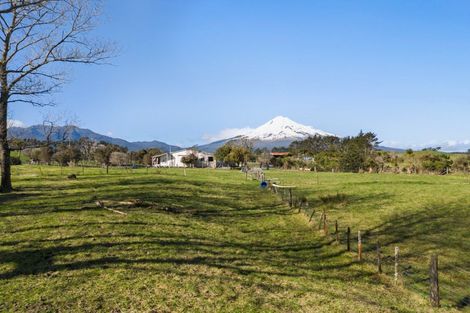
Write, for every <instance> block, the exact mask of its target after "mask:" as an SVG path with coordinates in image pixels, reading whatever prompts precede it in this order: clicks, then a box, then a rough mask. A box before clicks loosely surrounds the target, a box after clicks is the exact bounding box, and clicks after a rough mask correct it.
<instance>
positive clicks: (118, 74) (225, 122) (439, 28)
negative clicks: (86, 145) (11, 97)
mask: <svg viewBox="0 0 470 313" xmlns="http://www.w3.org/2000/svg"><path fill="white" fill-rule="evenodd" d="M103 11H104V14H103V16H102V21H101V25H100V26H99V28H98V29H97V31H96V34H95V35H96V36H98V37H101V38H105V39H107V40H111V41H114V42H116V44H117V45H118V46H119V50H120V52H119V55H118V57H116V58H114V59H113V60H112V62H113V64H114V65H112V66H99V67H92V66H79V67H75V68H74V69H73V71H72V73H71V76H70V79H71V82H70V83H69V84H68V85H66V86H65V87H64V89H63V91H62V92H61V93H59V94H57V95H56V96H55V99H56V101H57V102H58V103H59V105H58V106H57V107H56V108H54V110H56V111H60V112H69V114H74V115H76V116H77V117H78V120H79V121H80V123H79V125H80V126H83V127H87V128H91V129H93V130H95V131H98V132H101V133H109V134H112V135H113V136H116V137H121V138H124V139H128V140H152V139H158V140H163V141H166V142H170V143H174V144H180V145H191V144H194V143H202V142H204V141H205V139H204V138H208V137H211V136H215V135H217V134H218V133H219V132H220V131H222V130H223V129H227V128H237V127H240V128H241V127H248V126H249V127H256V126H259V125H260V124H262V123H264V122H266V121H267V120H269V119H271V118H272V117H274V116H277V115H284V116H287V117H289V118H291V119H293V120H295V121H297V122H299V123H302V124H307V125H311V126H313V127H316V128H320V129H323V130H325V131H329V132H333V133H336V134H340V135H353V134H356V133H357V132H358V131H359V130H360V129H364V130H367V131H369V130H370V131H374V132H376V133H377V134H378V135H379V138H381V139H382V140H384V141H385V143H387V144H390V145H394V146H408V145H412V144H428V143H439V142H442V141H448V140H456V141H464V140H469V139H470V123H469V122H468V117H469V116H470V2H469V1H452V0H449V1H447V0H446V1H444V0H442V1H432V0H423V1H408V0H406V1H404V0H403V1H399V0H396V1H381V0H379V1H376V0H374V1H312V0H305V1H301V0H293V1H286V0H282V1H281V0H256V1H253V0H231V1H228V0H211V1H210V0H191V1H188V0H184V1H179V0H165V1H159V0H140V1H118V0H107V1H106V2H105V7H104V10H103ZM48 110H50V109H47V108H46V109H40V108H34V107H31V106H29V105H23V104H21V105H18V104H14V106H12V108H11V118H13V119H16V120H20V121H23V122H24V123H26V124H27V125H31V124H34V123H38V122H40V121H41V116H42V115H43V114H44V112H45V111H48Z"/></svg>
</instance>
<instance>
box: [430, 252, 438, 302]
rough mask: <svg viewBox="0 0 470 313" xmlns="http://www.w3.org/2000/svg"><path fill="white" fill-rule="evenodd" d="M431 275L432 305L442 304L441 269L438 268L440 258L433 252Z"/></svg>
mask: <svg viewBox="0 0 470 313" xmlns="http://www.w3.org/2000/svg"><path fill="white" fill-rule="evenodd" d="M429 276H430V283H431V289H430V294H429V296H430V300H431V305H432V306H434V307H439V306H440V298H439V269H438V259H437V255H436V254H433V255H432V256H431V262H430V265H429Z"/></svg>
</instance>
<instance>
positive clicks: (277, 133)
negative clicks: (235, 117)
mask: <svg viewBox="0 0 470 313" xmlns="http://www.w3.org/2000/svg"><path fill="white" fill-rule="evenodd" d="M315 135H319V136H333V134H330V133H327V132H325V131H322V130H319V129H315V128H313V127H311V126H306V125H302V124H299V123H297V122H294V121H293V120H291V119H289V118H287V117H284V116H277V117H275V118H273V119H272V120H270V121H269V122H267V123H266V124H263V125H261V126H260V127H258V128H255V129H253V130H252V131H249V132H248V133H247V134H244V135H243V137H245V138H248V139H253V140H262V141H275V140H285V139H295V140H298V139H305V138H307V137H311V136H315Z"/></svg>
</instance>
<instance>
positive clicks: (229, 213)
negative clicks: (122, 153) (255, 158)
mask: <svg viewBox="0 0 470 313" xmlns="http://www.w3.org/2000/svg"><path fill="white" fill-rule="evenodd" d="M71 171H79V170H78V169H66V170H64V172H63V173H62V175H60V171H59V169H50V168H43V169H42V173H43V175H42V176H41V175H40V171H39V168H37V167H30V166H21V167H15V169H14V174H15V181H14V182H15V186H16V187H18V191H17V192H15V193H12V194H9V195H0V234H1V235H0V286H2V288H0V311H1V312H97V311H104V312H182V311H192V312H210V311H212V312H262V311H265V312H275V311H278V312H295V311H298V312H340V311H341V312H347V311H349V312H353V311H354V312H419V311H422V312H428V311H430V308H429V307H428V306H427V302H426V300H425V299H424V298H422V297H420V296H417V295H416V294H415V293H413V292H410V291H408V290H407V289H404V288H401V287H395V286H394V285H393V283H392V282H391V280H390V279H389V278H388V277H386V276H377V275H375V274H374V268H373V266H371V265H368V264H357V263H356V262H354V255H353V254H349V253H345V252H344V247H343V246H342V245H336V244H334V243H333V242H332V240H331V239H330V238H328V237H324V236H322V235H321V234H320V233H319V232H318V231H316V230H314V229H313V228H312V226H311V225H309V224H308V221H307V219H306V218H305V215H303V214H298V213H296V212H294V211H292V210H289V209H288V208H286V207H285V205H284V204H282V203H281V202H280V201H279V199H278V198H276V197H275V196H274V195H273V194H271V193H268V192H261V191H260V190H259V189H258V188H257V187H256V184H255V183H254V182H251V181H245V180H244V176H243V175H241V174H240V173H238V172H234V171H213V170H187V173H188V176H187V177H184V176H183V175H182V170H160V171H158V173H157V172H156V171H155V170H151V171H150V173H149V174H146V173H145V170H139V172H136V173H133V174H131V173H125V172H124V171H117V170H112V171H111V174H110V175H108V176H106V175H99V172H100V171H99V170H90V169H87V170H86V171H87V173H86V174H85V175H80V176H79V179H78V180H76V181H69V180H67V179H65V178H64V177H65V175H66V172H71ZM275 174H276V175H284V176H283V179H285V180H286V181H287V180H294V179H295V180H296V182H297V183H302V184H303V186H304V187H305V190H306V192H307V191H308V192H311V193H312V195H313V196H314V197H316V198H317V199H318V197H317V195H316V192H314V191H315V190H316V189H318V188H317V187H320V188H319V190H320V192H321V193H322V194H324V195H328V194H331V193H332V192H336V191H340V192H344V193H346V192H347V194H348V195H350V197H349V196H348V198H347V199H348V203H347V205H344V204H341V203H337V204H338V205H337V206H338V208H341V210H338V211H337V212H336V213H335V214H336V215H337V216H338V218H341V220H343V219H346V218H348V219H349V222H351V223H353V222H355V223H356V224H361V223H362V224H361V225H363V227H372V225H379V224H380V223H381V219H382V218H384V219H385V220H388V218H389V217H390V214H391V213H392V211H394V210H397V211H400V212H402V211H403V212H408V211H409V214H413V213H412V212H413V210H414V211H415V212H416V214H419V215H422V214H424V213H423V212H428V211H426V210H425V209H426V207H421V206H420V207H419V208H414V207H413V206H411V205H410V204H409V203H405V202H404V203H398V205H399V208H396V209H393V208H394V207H395V206H394V202H396V201H397V199H396V198H398V197H396V198H394V196H393V195H394V193H395V192H400V190H395V189H394V188H402V189H404V190H405V191H406V190H408V188H410V187H411V186H415V185H416V184H415V183H413V184H408V183H406V182H404V183H403V184H400V185H399V186H401V187H396V186H395V184H392V179H394V178H392V176H390V178H388V176H383V177H384V178H382V176H381V178H378V176H377V178H373V179H372V180H370V177H372V176H358V175H357V176H353V175H351V176H348V175H344V176H341V175H338V176H337V175H326V174H324V175H322V176H321V178H320V182H321V184H320V186H313V185H311V183H312V175H310V173H308V174H307V173H305V174H297V173H295V174H292V173H288V172H285V173H281V172H277V173H275ZM400 177H401V176H400ZM375 179H380V180H382V179H383V180H384V182H383V187H384V188H379V190H378V191H375V190H376V189H375V188H374V186H382V185H377V184H376V183H373V182H374V180H375ZM389 179H390V180H389ZM435 179H437V180H435ZM441 179H443V178H439V177H432V178H431V177H429V178H419V179H418V178H417V179H416V180H417V181H422V182H423V183H422V184H419V185H417V186H418V187H419V189H420V190H425V191H426V192H428V191H429V190H428V189H429V188H437V187H433V186H435V185H436V184H439V182H440V181H441ZM356 180H359V182H360V183H361V184H359V183H358V182H356ZM403 180H405V181H406V180H411V181H412V180H413V178H406V177H403ZM339 181H341V182H339ZM446 182H447V183H449V184H453V183H454V181H453V180H452V179H450V180H448V181H447V180H446ZM455 186H456V188H460V189H462V192H463V191H464V187H462V185H461V182H460V181H459V180H458V179H456V180H455ZM418 187H417V188H418ZM391 188H392V189H393V190H391ZM437 189H439V188H437ZM460 189H459V190H460ZM353 190H354V192H353ZM433 190H434V189H433ZM356 192H360V193H359V194H356ZM362 192H365V193H366V194H362ZM444 193H446V194H451V193H452V192H451V191H450V190H447V191H442V193H440V194H444ZM427 194H428V193H427ZM452 194H453V193H452ZM467 195H468V193H467ZM131 198H138V199H142V200H146V201H152V202H153V203H155V205H153V206H152V207H145V208H133V209H126V208H122V209H121V210H123V211H126V212H128V213H129V214H128V215H127V216H123V215H119V214H116V213H113V212H109V211H107V210H104V209H99V208H92V207H89V206H88V205H89V204H93V203H94V201H95V200H96V199H112V200H126V199H131ZM454 198H455V195H454ZM457 198H458V199H460V198H461V199H462V200H465V199H464V198H465V197H464V194H462V195H460V194H459V196H458V197H457ZM420 199H421V196H419V195H416V199H415V202H414V203H418V202H419V201H420ZM458 199H455V200H458ZM466 202H468V201H467V200H465V203H466ZM318 204H320V202H319V203H318ZM402 207H407V208H408V209H407V210H404V209H400V208H402ZM165 208H169V209H168V210H165ZM429 212H434V210H431V211H429ZM436 212H438V211H436ZM436 214H437V213H436ZM363 217H371V220H369V221H365V220H364V219H363ZM419 217H422V216H417V217H416V218H415V219H418V218H419ZM415 219H414V220H415ZM406 223H407V220H406V219H405V220H402V221H400V226H402V225H405V224H406ZM386 225H388V224H384V226H382V227H386ZM446 227H448V226H446ZM417 231H418V230H417ZM467 251H468V249H467ZM446 311H447V310H446Z"/></svg>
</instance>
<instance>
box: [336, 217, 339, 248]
mask: <svg viewBox="0 0 470 313" xmlns="http://www.w3.org/2000/svg"><path fill="white" fill-rule="evenodd" d="M335 235H336V243H339V233H338V220H336V221H335Z"/></svg>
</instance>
